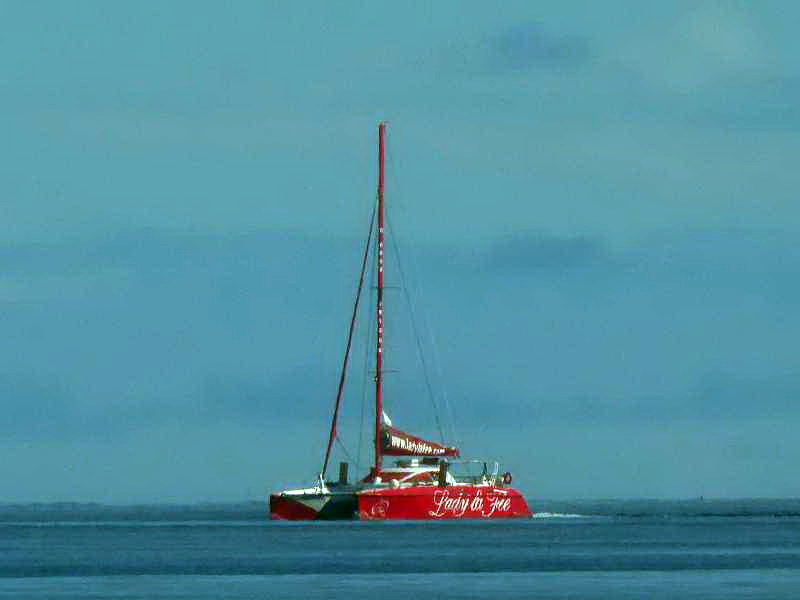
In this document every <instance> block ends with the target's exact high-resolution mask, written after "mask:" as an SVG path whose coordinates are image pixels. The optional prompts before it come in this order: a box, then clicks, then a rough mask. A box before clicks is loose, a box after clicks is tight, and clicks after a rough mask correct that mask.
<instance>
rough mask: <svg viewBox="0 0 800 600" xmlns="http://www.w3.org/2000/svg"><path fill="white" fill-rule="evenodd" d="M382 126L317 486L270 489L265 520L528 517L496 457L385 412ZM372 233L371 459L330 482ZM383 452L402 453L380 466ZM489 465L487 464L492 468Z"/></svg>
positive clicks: (342, 470)
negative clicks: (466, 455)
mask: <svg viewBox="0 0 800 600" xmlns="http://www.w3.org/2000/svg"><path fill="white" fill-rule="evenodd" d="M385 132H386V125H385V124H384V123H381V124H380V125H379V126H378V198H377V206H376V213H377V215H376V216H377V228H376V227H375V217H373V223H372V224H371V225H370V231H369V235H368V237H367V244H366V248H365V251H364V258H363V261H362V265H361V275H360V277H359V284H358V293H357V294H356V301H355V304H354V307H353V315H352V318H351V321H350V330H349V333H348V338H347V347H346V350H345V355H344V360H343V364H342V371H341V375H340V378H339V387H338V391H337V395H336V403H335V406H334V410H333V417H332V419H331V428H330V434H329V436H328V444H327V448H326V451H325V458H324V460H323V465H322V470H321V472H320V474H319V476H318V478H317V481H316V483H315V485H313V486H311V487H307V488H302V489H294V490H286V491H283V492H280V493H277V494H272V495H270V498H269V510H270V518H272V519H276V520H289V521H302V520H340V519H342V520H344V519H362V520H370V521H372V520H386V519H416V520H420V519H423V520H440V519H500V518H512V517H530V516H531V512H530V510H529V508H528V505H527V503H526V502H525V498H524V497H523V496H522V495H521V494H520V493H519V492H518V491H517V490H515V489H513V488H512V487H511V486H510V484H511V474H510V473H508V472H506V473H504V474H502V475H501V474H500V473H499V471H500V469H499V466H498V463H496V462H493V463H487V462H483V461H458V460H455V459H458V457H459V456H460V452H459V450H458V449H457V448H455V447H453V446H446V445H443V444H439V443H436V442H432V441H429V440H426V439H423V438H421V437H417V436H415V435H410V434H408V433H405V432H404V431H401V430H400V429H397V428H395V427H393V426H392V423H391V421H390V420H389V418H388V417H387V416H386V414H385V413H384V411H383V375H384V369H383V362H384V360H383V353H384V345H383V331H384V312H383V308H384V307H383V294H384V225H385V222H384V194H383V191H384V189H383V188H384V139H385ZM373 231H375V252H376V260H375V269H376V280H377V286H376V289H377V299H376V306H375V321H376V337H375V422H374V462H373V466H372V468H371V469H370V472H369V473H368V474H367V475H366V477H364V478H363V479H361V480H359V481H355V482H349V481H348V464H347V463H340V466H339V478H338V480H336V481H328V480H327V479H326V472H327V470H328V463H329V460H330V457H331V450H332V448H333V444H334V441H335V440H336V439H337V423H338V419H339V408H340V405H341V400H342V395H343V391H344V386H345V378H346V373H347V365H348V360H349V357H350V351H351V348H352V341H353V332H354V330H355V325H356V315H357V311H358V305H359V301H360V298H361V292H362V289H363V284H364V276H365V273H366V271H367V265H368V257H369V252H370V248H371V245H372V243H373V240H372V238H373ZM384 457H402V458H398V459H397V460H395V462H394V464H392V465H387V464H384ZM490 464H491V466H490ZM465 465H472V466H479V467H481V468H480V472H477V471H475V472H473V473H471V474H460V473H458V467H460V466H465Z"/></svg>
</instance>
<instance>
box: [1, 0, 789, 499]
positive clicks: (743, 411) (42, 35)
mask: <svg viewBox="0 0 800 600" xmlns="http://www.w3.org/2000/svg"><path fill="white" fill-rule="evenodd" d="M798 18H800V6H798V5H797V4H796V3H793V2H788V1H777V0H776V1H765V2H759V3H749V2H747V3H746V2H702V1H700V2H697V1H693V2H681V1H677V2H670V3H661V4H657V5H649V4H642V3H639V2H629V1H616V2H614V1H609V2H603V3H585V2H569V1H563V0H561V1H559V2H549V1H542V2H527V1H526V2H513V1H508V2H503V3H502V4H495V5H490V4H487V3H485V2H447V1H439V2H435V3H425V2H412V3H402V5H390V4H387V3H377V2H337V3H335V4H332V3H323V2H319V3H316V2H307V3H303V2H292V3H289V2H282V3H272V2H246V1H240V2H236V3H230V4H228V5H226V4H224V3H212V2H197V1H195V2H170V3H161V2H149V1H144V2H137V3H106V2H77V3H56V2H4V3H2V4H0V29H1V30H2V31H1V33H2V35H0V134H1V135H2V139H3V140H4V141H5V143H4V144H3V145H2V146H0V190H2V202H0V265H1V267H0V307H2V319H0V331H1V332H2V339H3V340H4V342H5V343H4V344H2V345H0V409H1V410H0V455H1V456H2V457H3V460H0V482H2V483H0V502H53V501H79V502H88V501H95V502H108V503H140V502H205V501H239V500H261V499H265V498H266V495H267V494H268V493H269V492H270V491H274V490H278V489H282V488H285V487H287V486H294V485H298V484H305V483H308V482H309V481H311V480H313V478H314V476H315V474H316V473H317V472H318V470H319V468H320V463H321V459H322V453H323V451H324V443H325V441H326V436H327V427H328V419H329V415H330V410H331V406H332V403H333V399H334V395H335V391H336V383H337V378H338V369H339V364H340V361H341V358H342V356H341V355H342V351H343V349H344V343H345V336H346V333H347V325H348V320H349V311H350V310H351V306H352V300H353V296H354V292H355V283H356V278H357V270H358V267H359V261H360V253H361V252H362V247H363V243H364V239H365V235H366V230H367V226H368V223H369V215H370V211H371V207H372V203H373V201H374V197H375V191H374V190H375V185H376V158H375V153H376V148H375V142H376V128H377V123H378V122H379V121H383V120H385V121H386V122H387V123H388V125H387V136H388V141H387V155H388V158H387V184H386V185H387V189H386V201H387V211H388V221H389V224H390V231H389V233H390V234H391V236H392V242H391V245H390V246H389V248H388V251H389V257H388V262H387V274H386V277H387V280H388V283H390V284H392V285H394V286H398V288H399V289H397V290H390V291H387V301H386V302H387V323H386V345H387V363H388V366H389V368H390V369H391V370H392V374H388V375H387V389H386V397H387V400H386V402H387V407H388V409H389V410H390V414H391V417H392V420H393V422H394V424H395V426H398V427H400V428H401V429H404V430H407V431H410V432H413V433H417V434H420V435H425V436H430V437H432V438H436V436H437V435H438V433H437V431H438V426H437V424H436V418H435V416H434V412H435V411H433V410H432V404H433V405H436V406H438V407H439V410H438V412H436V414H437V415H439V419H440V421H441V422H442V423H443V428H444V431H445V433H446V434H447V436H448V438H447V440H446V441H455V442H457V443H458V444H459V445H460V447H461V449H462V453H463V454H464V455H465V456H468V457H488V458H496V459H498V460H500V461H501V462H502V464H503V470H505V469H508V470H510V471H511V472H512V473H514V481H515V483H516V484H518V488H519V489H520V490H521V491H523V492H524V493H525V494H526V495H528V496H529V497H531V498H533V499H536V498H609V497H664V498H674V497H696V496H701V495H702V496H705V497H737V496H738V497H742V496H744V497H761V496H798V495H800V484H799V483H798V481H797V477H796V465H797V464H798V461H799V460H800V436H798V435H797V430H798V428H800V402H798V400H800V369H798V362H797V351H796V348H797V340H798V339H800V316H798V314H797V311H796V310H794V309H795V308H796V306H797V305H798V301H800V283H798V278H797V273H798V269H800V249H798V245H797V239H798V234H800V208H798V206H797V203H796V201H795V198H796V196H797V189H798V187H800V170H798V168H797V164H798V160H799V159H800V138H798V133H799V132H800V111H799V110H798V108H797V107H798V106H800V52H798V48H797V36H796V28H795V26H794V24H795V23H797V22H798ZM395 243H396V244H397V251H395V246H394V244H395ZM401 274H402V277H401V276H400V275H401ZM367 301H368V302H369V298H367ZM409 307H410V308H409ZM412 316H413V317H414V318H413V320H412V319H410V318H409V317H412ZM360 323H361V325H360V327H359V331H358V333H359V341H357V343H356V347H355V352H354V356H353V362H352V366H353V368H352V372H351V374H350V377H349V380H348V382H349V383H348V387H347V390H346V392H347V393H346V397H345V408H344V413H343V417H342V427H341V428H340V429H341V430H342V442H343V444H344V447H345V449H346V450H347V451H348V452H349V455H350V457H351V459H353V458H358V459H359V462H360V464H361V465H364V464H366V463H367V462H368V461H369V457H368V456H367V452H368V446H369V440H368V436H365V435H361V436H359V434H358V433H357V432H358V430H359V427H358V425H359V423H360V422H361V419H362V418H364V417H363V416H362V415H364V414H366V415H367V416H366V418H367V421H369V418H370V417H369V412H368V411H369V401H368V398H367V403H366V405H365V403H364V398H365V394H368V390H365V381H367V380H368V378H369V376H370V375H369V373H366V374H365V368H364V367H365V352H366V350H367V349H368V347H369V340H368V339H367V334H366V331H367V330H368V329H369V320H368V318H366V317H365V318H364V319H362V320H361V321H360ZM409 323H411V324H412V325H409ZM362 334H363V335H362ZM418 341H419V347H420V348H422V355H423V356H424V362H425V365H426V366H427V367H428V368H427V371H426V372H427V373H428V380H426V379H425V374H424V372H423V371H422V370H421V369H420V365H421V362H422V361H421V360H420V359H419V352H418V350H417V342H418ZM369 368H370V367H369V366H368V365H367V368H366V371H368V370H369ZM395 371H396V373H395ZM426 381H429V382H430V389H431V390H433V400H431V398H429V397H428V394H427V389H428V385H427V384H426ZM448 407H449V409H448ZM365 411H366V413H365ZM352 431H354V432H356V433H350V432H352ZM359 440H360V441H359ZM359 448H360V450H361V451H360V453H359ZM343 456H346V455H345V454H344V452H343V451H341V450H340V449H339V448H338V447H337V455H336V457H335V460H339V459H341V458H342V457H343ZM362 470H363V468H362ZM534 506H535V504H534Z"/></svg>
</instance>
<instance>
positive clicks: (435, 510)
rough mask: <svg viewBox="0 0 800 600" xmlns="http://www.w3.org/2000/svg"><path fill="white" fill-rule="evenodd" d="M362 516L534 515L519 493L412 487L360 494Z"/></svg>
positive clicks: (415, 517)
mask: <svg viewBox="0 0 800 600" xmlns="http://www.w3.org/2000/svg"><path fill="white" fill-rule="evenodd" d="M358 516H359V518H361V519H363V520H365V521H375V520H383V519H414V520H420V519H422V520H430V521H438V520H443V519H511V518H520V517H523V518H524V517H528V518H530V516H531V511H530V509H529V508H528V504H527V502H525V498H523V497H522V495H521V494H520V493H519V492H517V491H516V490H513V489H509V488H496V487H485V486H481V487H478V486H467V485H464V486H461V485H458V486H448V487H444V488H442V487H422V486H420V487H410V488H399V489H385V490H384V489H380V490H365V491H363V492H360V493H359V494H358Z"/></svg>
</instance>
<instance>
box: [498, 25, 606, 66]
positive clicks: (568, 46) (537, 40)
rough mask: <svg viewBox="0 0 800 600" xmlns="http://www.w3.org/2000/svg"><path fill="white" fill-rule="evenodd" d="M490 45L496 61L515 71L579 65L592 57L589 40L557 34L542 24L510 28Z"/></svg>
mask: <svg viewBox="0 0 800 600" xmlns="http://www.w3.org/2000/svg"><path fill="white" fill-rule="evenodd" d="M489 48H490V52H491V53H492V61H493V62H495V63H496V64H498V65H500V66H502V67H504V68H507V69H514V70H517V69H518V70H525V69H531V68H536V67H565V66H576V65H580V64H582V63H584V62H586V61H587V60H588V59H589V57H590V51H589V44H588V41H587V40H586V39H584V38H580V37H577V36H567V35H561V36H559V35H555V34H553V33H551V32H549V31H548V30H547V29H546V28H545V27H544V26H543V25H542V24H540V23H524V24H521V25H517V26H516V27H513V28H511V29H508V30H506V31H504V32H503V33H501V34H499V35H497V36H495V37H494V38H493V39H492V42H491V44H490V45H489Z"/></svg>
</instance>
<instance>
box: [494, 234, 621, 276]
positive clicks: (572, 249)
mask: <svg viewBox="0 0 800 600" xmlns="http://www.w3.org/2000/svg"><path fill="white" fill-rule="evenodd" d="M609 258H610V257H609V255H608V254H607V252H606V249H605V247H604V244H603V241H602V240H601V239H600V238H597V237H591V236H583V235H575V236H569V237H567V236H555V235H551V234H548V233H544V232H540V233H538V234H532V235H528V236H514V237H511V238H509V239H506V240H503V241H501V242H498V243H496V244H495V245H494V246H493V247H492V249H491V250H490V251H489V258H488V260H489V265H490V266H492V267H494V268H499V269H502V270H507V269H515V270H517V269H521V270H530V271H555V272H562V271H564V270H571V269H576V268H581V267H590V266H593V265H597V264H598V263H602V262H606V261H608V260H609Z"/></svg>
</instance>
